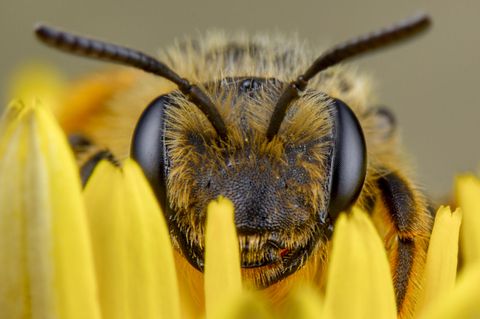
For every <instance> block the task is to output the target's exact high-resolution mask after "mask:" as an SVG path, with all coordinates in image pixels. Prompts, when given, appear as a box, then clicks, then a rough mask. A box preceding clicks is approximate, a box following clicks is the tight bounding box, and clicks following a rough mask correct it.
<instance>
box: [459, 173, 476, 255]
mask: <svg viewBox="0 0 480 319" xmlns="http://www.w3.org/2000/svg"><path fill="white" fill-rule="evenodd" d="M455 184H456V185H455V193H456V194H455V195H456V198H457V201H458V204H459V206H460V207H461V208H462V212H463V218H462V219H463V221H462V227H461V229H460V238H461V249H462V255H463V257H464V258H465V263H466V264H468V263H471V262H476V261H480V181H479V180H478V178H476V177H474V176H472V175H464V176H460V177H458V178H457V180H456V183H455Z"/></svg>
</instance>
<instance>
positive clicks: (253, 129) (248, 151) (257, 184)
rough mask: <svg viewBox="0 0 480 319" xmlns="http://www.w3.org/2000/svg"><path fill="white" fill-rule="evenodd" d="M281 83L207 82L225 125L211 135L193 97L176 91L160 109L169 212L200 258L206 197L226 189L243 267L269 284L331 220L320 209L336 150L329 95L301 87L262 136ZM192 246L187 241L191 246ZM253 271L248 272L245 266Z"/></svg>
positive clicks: (299, 260) (319, 238) (294, 264)
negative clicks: (276, 127)
mask: <svg viewBox="0 0 480 319" xmlns="http://www.w3.org/2000/svg"><path fill="white" fill-rule="evenodd" d="M284 86H285V84H284V83H281V82H280V81H278V80H275V79H259V78H235V79H222V80H219V81H218V82H214V83H211V84H209V85H206V87H205V88H206V90H207V91H208V92H209V93H210V94H211V96H212V97H213V101H214V102H215V105H217V107H218V108H219V109H220V110H221V113H222V116H223V118H224V119H225V121H226V122H227V126H228V128H229V135H228V139H227V140H226V141H224V142H218V141H216V140H215V134H214V132H212V129H211V125H210V124H209V122H208V121H206V119H205V117H204V116H202V114H200V113H199V112H198V111H197V110H196V108H195V106H194V105H191V103H189V102H188V101H186V100H184V99H182V98H181V97H178V98H177V99H173V100H172V105H170V107H169V111H168V113H167V118H166V122H167V124H166V132H168V133H167V134H166V136H165V139H166V142H165V143H166V146H167V152H168V154H169V155H170V156H169V167H168V171H169V172H168V176H169V177H168V180H167V186H168V187H167V189H168V199H169V205H170V208H171V209H172V210H173V211H174V214H173V217H172V220H171V222H172V223H175V225H176V227H177V228H178V230H179V234H177V235H176V236H177V237H178V236H182V237H184V238H182V239H181V240H178V242H184V245H185V244H186V246H187V247H191V246H194V247H196V249H194V250H193V256H191V258H192V260H193V262H194V263H195V266H196V267H198V268H200V269H201V268H203V262H202V249H201V248H202V247H203V244H204V243H203V238H204V229H205V227H204V225H205V217H206V216H205V214H206V206H207V204H208V203H209V202H210V201H211V200H213V199H215V198H217V197H218V196H219V195H223V196H225V197H227V198H229V199H231V200H232V201H233V203H234V206H235V223H236V226H237V231H238V234H239V239H240V245H241V257H242V258H241V259H242V267H243V268H244V269H249V270H251V271H253V272H255V271H256V273H255V275H253V276H254V277H253V278H252V279H253V280H254V281H255V283H256V285H258V286H266V285H269V284H271V283H272V282H275V281H277V280H279V279H281V278H283V277H285V276H286V275H288V274H290V273H292V272H293V271H295V270H297V269H298V268H299V267H301V266H302V264H303V262H304V261H305V260H306V258H307V257H308V256H309V255H310V254H311V253H312V251H313V250H314V249H315V248H316V246H317V245H318V244H319V243H320V242H325V241H326V240H327V231H328V228H329V227H331V226H332V225H331V224H329V223H330V222H329V220H328V219H327V218H326V215H327V212H326V210H327V207H326V203H327V202H328V197H326V195H325V194H326V192H325V190H326V189H328V182H329V179H328V174H329V170H330V159H331V153H332V138H333V131H332V125H331V123H332V109H331V105H330V104H331V100H329V99H328V98H327V97H326V95H325V94H322V93H318V92H307V93H306V94H305V95H304V96H303V97H302V98H301V99H299V100H298V101H297V102H296V103H295V104H293V105H292V106H291V107H290V110H289V114H288V116H287V119H286V120H285V123H284V125H283V127H282V130H281V131H280V134H279V136H278V137H277V138H276V139H275V140H273V141H272V142H269V141H268V140H267V139H266V137H265V131H266V129H267V125H268V120H269V118H270V114H271V112H272V109H273V107H274V103H275V101H276V99H278V96H279V94H280V93H281V89H282V88H283V87H284ZM191 251H192V250H189V249H184V252H186V253H187V254H189V253H190V252H191ZM251 276H252V275H251Z"/></svg>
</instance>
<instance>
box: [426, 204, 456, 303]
mask: <svg viewBox="0 0 480 319" xmlns="http://www.w3.org/2000/svg"><path fill="white" fill-rule="evenodd" d="M461 220H462V215H461V211H460V209H457V210H455V211H454V212H453V213H452V212H451V211H450V208H449V207H443V206H442V207H440V209H439V210H438V212H437V215H436V216H435V224H434V226H433V231H432V235H431V237H430V244H429V247H428V253H427V261H426V264H425V270H424V275H423V280H424V281H423V292H422V293H421V295H420V296H419V301H418V303H417V312H420V311H422V310H423V309H424V308H425V307H428V305H429V304H432V303H434V302H435V300H437V299H439V298H441V296H442V295H445V294H447V293H448V292H450V291H451V290H452V289H453V287H454V285H455V278H456V275H457V256H458V236H459V231H460V223H461Z"/></svg>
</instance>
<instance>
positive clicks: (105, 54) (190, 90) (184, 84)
mask: <svg viewBox="0 0 480 319" xmlns="http://www.w3.org/2000/svg"><path fill="white" fill-rule="evenodd" d="M35 34H36V35H37V37H38V39H40V40H41V41H42V42H43V43H45V44H47V45H49V46H51V47H54V48H56V49H59V50H61V51H65V52H68V53H73V54H76V55H80V56H84V57H89V58H94V59H98V60H104V61H108V62H115V63H119V64H124V65H127V66H132V67H134V68H137V69H141V70H144V71H146V72H148V73H153V74H155V75H158V76H161V77H163V78H165V79H167V80H169V81H172V82H173V83H175V84H176V85H177V86H178V88H179V89H180V91H181V92H182V93H183V94H185V95H187V96H188V97H189V98H190V100H191V101H192V102H193V103H194V104H195V105H197V106H198V108H199V109H200V110H201V111H202V112H203V113H204V114H205V116H206V117H207V118H208V120H209V121H210V123H212V126H213V127H214V129H215V131H216V132H217V134H218V136H219V137H220V138H221V139H222V140H226V138H227V128H226V126H225V123H224V121H223V119H222V117H221V116H220V113H219V112H218V110H217V108H216V107H215V104H214V103H213V102H212V100H211V99H210V98H209V97H208V96H207V95H206V94H205V92H203V91H202V90H201V89H200V88H199V87H198V86H196V85H194V84H190V82H189V81H188V80H187V79H184V78H182V77H180V76H179V75H178V74H177V73H175V72H174V71H173V70H172V69H170V68H169V67H168V66H167V65H166V64H164V63H162V62H160V61H158V60H157V59H155V58H153V57H151V56H149V55H147V54H145V53H142V52H140V51H137V50H133V49H130V48H126V47H123V46H119V45H115V44H111V43H107V42H103V41H99V40H94V39H89V38H86V37H82V36H78V35H74V34H71V33H68V32H64V31H60V30H57V29H55V28H52V27H49V26H45V25H39V26H37V27H36V28H35Z"/></svg>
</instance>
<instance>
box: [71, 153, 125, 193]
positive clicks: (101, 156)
mask: <svg viewBox="0 0 480 319" xmlns="http://www.w3.org/2000/svg"><path fill="white" fill-rule="evenodd" d="M102 160H107V161H109V162H110V163H112V164H113V165H115V166H120V162H119V161H118V160H117V159H116V158H115V156H114V155H113V154H112V153H111V152H110V151H109V150H101V151H98V152H96V153H95V154H93V155H92V156H91V157H90V158H89V159H88V160H87V161H86V162H85V163H84V164H83V165H82V166H81V168H80V178H81V180H82V186H83V187H84V188H85V186H86V185H87V182H88V180H89V178H90V176H92V174H93V171H94V170H95V167H97V164H98V163H100V161H102Z"/></svg>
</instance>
